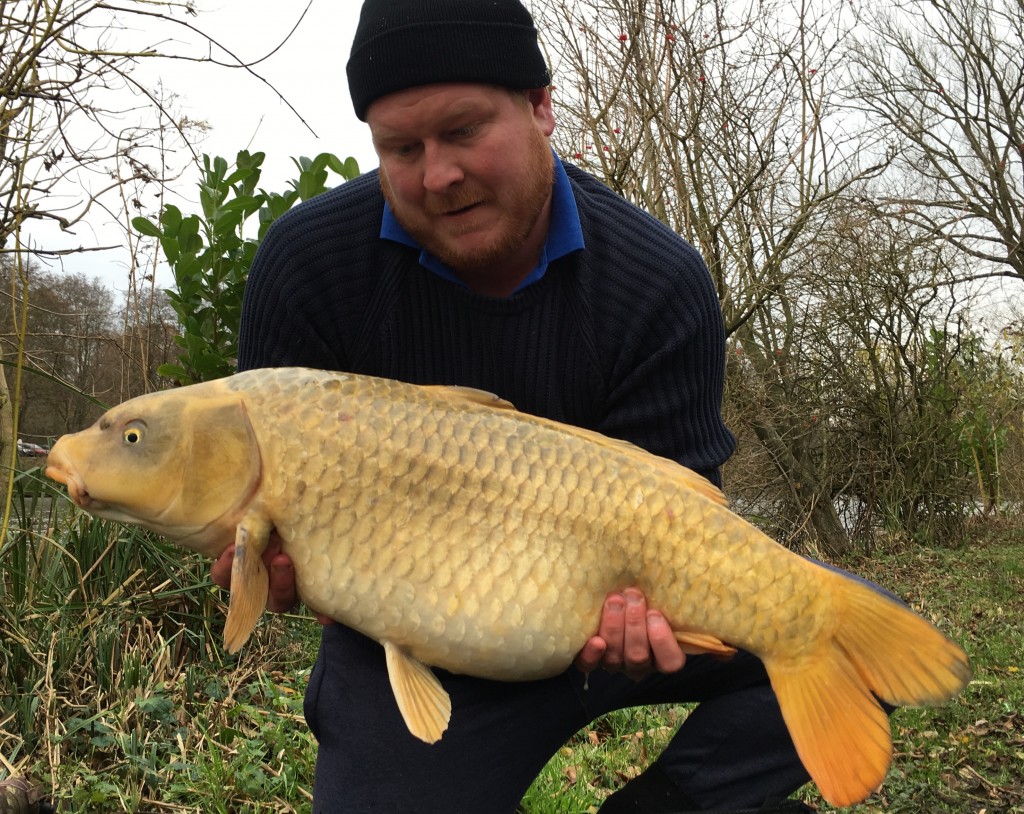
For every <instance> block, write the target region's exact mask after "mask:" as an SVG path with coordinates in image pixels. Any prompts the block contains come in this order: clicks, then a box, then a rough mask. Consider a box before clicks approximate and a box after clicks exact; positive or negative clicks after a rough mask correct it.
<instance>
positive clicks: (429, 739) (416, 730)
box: [382, 641, 452, 743]
mask: <svg viewBox="0 0 1024 814" xmlns="http://www.w3.org/2000/svg"><path fill="white" fill-rule="evenodd" d="M382 644H383V645H384V655H385V657H386V659H387V666H388V679H389V680H390V681H391V690H392V692H394V694H395V700H396V701H397V702H398V710H399V712H401V713H402V718H403V719H404V720H405V725H406V726H407V727H409V731H410V732H411V733H412V734H413V735H415V736H416V737H417V738H419V739H420V740H421V741H425V742H426V743H437V741H439V740H441V735H443V734H444V731H445V730H446V729H447V728H448V721H449V720H451V717H452V700H451V698H450V697H449V696H448V693H447V692H446V691H445V689H444V687H442V686H441V682H440V681H438V680H437V676H435V675H434V673H433V672H432V671H431V669H430V668H429V667H427V666H426V665H425V664H423V663H422V662H420V661H417V660H416V659H414V658H412V657H411V656H409V655H408V654H406V653H405V652H404V651H403V650H402V649H401V648H400V647H399V646H398V645H396V644H394V643H393V642H389V641H384V642H382Z"/></svg>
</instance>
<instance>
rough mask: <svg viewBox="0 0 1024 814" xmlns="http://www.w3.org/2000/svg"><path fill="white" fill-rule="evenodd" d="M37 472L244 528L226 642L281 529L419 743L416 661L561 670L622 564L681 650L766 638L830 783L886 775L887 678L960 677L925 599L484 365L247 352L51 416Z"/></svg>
mask: <svg viewBox="0 0 1024 814" xmlns="http://www.w3.org/2000/svg"><path fill="white" fill-rule="evenodd" d="M47 474H48V475H49V476H50V477H52V478H54V479H56V480H58V481H60V482H62V483H65V484H67V487H68V491H69V493H70V495H71V498H72V500H74V502H75V503H76V504H78V505H79V506H81V507H82V508H84V509H86V510H87V511H89V512H91V513H92V514H95V515H98V516H100V517H105V518H109V519H112V520H118V521H122V522H126V523H138V524H140V525H142V526H145V527H147V528H149V529H152V530H153V531H156V532H159V533H160V534H164V535H166V536H167V537H169V538H171V539H172V540H175V541H176V542H178V543H180V544H181V545H184V546H187V547H189V548H192V549H195V550H196V551H200V552H202V553H203V554H206V555H208V556H210V557H216V556H218V555H219V554H221V552H223V551H224V549H225V548H226V547H227V546H228V545H230V544H231V543H234V544H235V546H236V549H235V557H234V565H233V571H232V577H231V584H232V591H231V598H230V603H229V608H228V617H227V622H226V626H225V632H224V636H225V644H226V646H227V648H228V649H229V650H231V651H236V650H238V648H239V647H241V645H242V644H243V643H244V642H245V640H246V639H247V638H248V636H249V634H250V633H251V632H252V629H253V627H254V626H255V624H256V622H257V620H258V618H259V616H260V614H261V613H262V612H263V610H264V606H265V604H266V598H267V586H268V577H267V573H266V569H265V568H264V565H263V561H262V559H261V556H260V555H261V553H262V551H263V549H264V548H265V546H266V545H267V540H268V536H269V534H270V532H271V530H272V529H277V531H278V532H279V533H280V535H281V537H282V538H283V540H284V551H285V553H287V554H288V555H289V556H290V557H291V558H292V560H293V561H294V563H295V573H296V580H297V586H298V592H299V595H300V597H301V598H302V601H303V602H305V604H306V605H307V606H308V607H309V608H311V609H313V610H314V611H318V612H320V613H322V614H326V615H327V616H330V617H332V618H334V619H337V620H339V621H341V622H343V623H344V624H346V625H350V626H351V627H353V628H356V629H357V630H360V631H362V632H363V633H365V634H366V635H368V636H371V637H373V638H374V639H376V640H377V641H379V642H380V643H381V644H382V645H383V646H384V649H385V651H386V654H387V664H388V672H389V676H390V679H391V685H392V688H393V690H394V694H395V698H396V699H397V702H398V706H399V708H400V710H401V713H402V715H403V717H404V720H405V722H406V724H407V725H408V727H409V729H410V731H411V732H412V733H413V734H414V735H416V736H417V737H419V738H421V739H423V740H425V741H428V742H433V741H436V740H437V739H438V738H440V737H441V734H442V732H444V730H445V729H446V728H447V725H448V721H449V717H450V713H451V705H450V701H449V699H448V696H447V693H445V691H444V689H443V688H442V687H441V684H440V682H438V680H437V679H436V678H435V676H434V674H433V673H432V672H431V670H430V666H437V667H442V668H444V669H446V670H451V671H454V672H457V673H467V674H470V675H475V676H481V677H484V678H490V679H499V680H504V681H523V680H529V679H538V678H543V677H546V676H551V675H554V674H557V673H559V672H561V671H563V670H565V669H566V668H567V667H569V665H570V664H571V663H572V660H573V658H574V656H575V655H576V653H577V652H578V651H579V650H580V649H581V648H582V647H583V644H584V643H585V642H586V640H587V639H588V637H589V636H591V635H592V634H593V633H594V632H595V630H596V629H597V625H598V620H599V618H600V613H601V606H602V603H603V602H604V599H605V596H606V595H607V594H608V593H609V592H611V591H618V590H621V589H623V588H626V587H628V586H631V585H635V586H638V587H639V588H640V589H642V590H643V592H644V593H645V594H646V595H647V599H648V602H649V603H650V606H651V607H654V608H658V609H659V610H661V611H662V612H663V613H664V614H665V616H666V618H667V619H668V621H669V623H670V624H671V625H672V628H673V629H674V631H675V633H676V636H677V638H678V639H679V641H680V643H681V644H682V645H683V647H684V649H685V650H687V651H688V652H691V653H694V652H705V653H706V652H710V653H716V654H721V655H723V656H726V655H728V654H730V653H732V652H734V650H733V648H743V649H745V650H749V651H751V652H752V653H754V654H756V655H757V656H759V657H760V658H761V659H762V660H763V662H764V665H765V668H766V669H767V671H768V675H769V676H770V678H771V683H772V687H773V689H774V691H775V694H776V695H777V697H778V700H779V704H780V706H781V708H782V713H783V716H784V717H785V721H786V724H787V726H788V728H789V731H790V734H791V735H792V737H793V741H794V743H795V744H796V749H797V752H798V753H799V755H800V759H801V760H802V761H803V763H804V766H805V767H806V768H807V771H808V772H809V773H810V775H811V777H812V778H813V779H814V781H815V782H816V783H817V784H818V787H819V788H820V790H821V793H822V794H823V796H824V797H825V798H826V799H827V800H829V801H830V802H832V803H833V804H835V805H850V804H852V803H855V802H857V801H859V800H862V799H863V798H865V797H866V796H867V795H868V794H870V793H871V792H872V791H873V790H875V789H876V788H877V787H878V786H879V785H880V784H881V782H882V780H883V779H884V777H885V774H886V771H887V769H888V766H889V762H890V759H891V755H892V743H891V740H890V734H889V722H888V718H887V716H886V713H885V712H884V711H883V709H882V707H881V706H879V703H878V700H877V699H882V700H884V701H888V702H889V703H892V704H896V705H923V704H935V703H939V702H942V701H945V700H947V699H949V698H951V697H952V696H954V695H955V694H956V693H958V692H959V691H960V690H961V689H962V688H963V687H964V686H965V685H966V684H967V682H968V681H969V680H970V677H971V669H970V665H969V663H968V660H967V657H966V655H965V654H964V652H963V651H962V650H961V649H960V648H959V647H958V646H957V645H955V644H954V643H953V642H951V641H950V640H949V639H947V638H946V637H945V636H944V635H943V634H942V633H940V632H939V631H938V630H937V629H936V628H935V627H933V626H932V625H931V624H929V623H928V622H926V621H925V620H924V619H922V618H921V617H919V616H917V615H916V614H915V613H913V612H912V611H911V610H910V609H909V608H907V607H905V606H904V605H902V604H900V603H899V602H897V601H895V600H893V599H892V598H890V597H888V596H886V595H884V594H883V593H881V592H879V591H877V590H875V589H873V588H872V587H870V586H867V585H865V584H864V583H862V582H861V581H858V580H856V579H854V578H852V577H850V576H847V575H844V574H842V573H839V572H836V571H833V570H830V569H827V568H825V567H822V566H820V565H818V564H816V563H813V562H811V561H809V560H806V559H804V558H802V557H800V556H798V555H796V554H794V553H793V552H791V551H789V550H787V549H786V548H784V547H782V546H780V545H778V544H777V543H776V542H774V541H773V540H771V539H770V538H768V537H767V536H765V535H764V534H762V533H761V532H760V531H758V530H757V529H756V528H755V527H754V526H752V525H750V524H749V523H747V522H746V521H744V520H743V519H741V518H740V517H738V516H737V515H735V514H733V513H732V512H731V511H729V509H728V508H726V505H725V499H724V497H723V496H722V494H721V492H719V491H718V489H716V488H715V487H713V486H712V485H711V484H709V483H708V482H707V481H706V480H705V479H703V478H701V477H700V476H699V475H697V474H695V473H693V472H691V471H690V470H688V469H685V468H683V467H682V466H679V465H678V464H676V463H674V462H671V461H668V460H666V459H664V458H659V457H657V456H655V455H652V454H650V453H647V452H645V451H643V450H641V449H639V448H637V447H635V446H632V445H630V444H627V443H624V442H622V441H616V440H612V439H609V438H606V437H604V436H602V435H599V434H597V433H594V432H589V431H585V430H581V429H577V428H574V427H570V426H566V425H562V424H559V423H557V422H554V421H550V420H546V419H542V418H537V417H534V416H530V415H525V414H523V413H519V412H517V411H516V410H515V409H513V408H512V406H511V405H510V404H508V403H507V402H503V401H501V400H500V399H498V398H496V397H495V396H492V395H490V394H487V393H481V392H479V391H475V390H468V389H465V388H458V387H421V386H414V385H408V384H402V383H399V382H395V381H390V380H386V379H377V378H371V377H366V376H356V375H350V374H344V373H332V372H325V371H316V370H307V369H300V368H281V369H270V370H253V371H249V372H247V373H240V374H238V375H235V376H231V377H229V378H226V379H220V380H218V381H213V382H207V383H203V384H197V385H193V386H191V387H184V388H181V389H178V390H170V391H166V392H160V393H153V394H150V395H146V396H141V397H139V398H136V399H132V400H130V401H127V402H125V403H124V404H121V405H120V406H118V407H115V408H113V409H112V410H110V411H109V412H107V413H106V414H105V415H104V416H103V417H102V418H100V419H99V420H98V421H97V422H96V423H95V424H94V425H93V426H92V427H90V428H88V429H86V430H83V431H82V432H79V433H76V434H73V435H68V436H64V437H63V438H61V439H60V440H59V441H58V442H57V443H56V444H55V445H54V447H53V449H52V451H51V452H50V457H49V460H48V466H47ZM684 669H685V668H684Z"/></svg>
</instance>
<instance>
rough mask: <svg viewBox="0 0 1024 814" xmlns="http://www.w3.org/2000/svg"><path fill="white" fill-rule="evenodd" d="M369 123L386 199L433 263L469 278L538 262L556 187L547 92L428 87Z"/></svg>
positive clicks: (393, 99) (381, 103)
mask: <svg viewBox="0 0 1024 814" xmlns="http://www.w3.org/2000/svg"><path fill="white" fill-rule="evenodd" d="M366 120H367V123H368V124H369V125H370V132H371V134H372V136H373V141H374V146H375V147H376V150H377V154H378V156H379V158H380V178H381V188H382V189H383V191H384V195H385V197H386V198H387V200H388V202H389V203H390V204H391V207H392V209H393V210H394V212H395V216H396V217H397V218H398V221H399V223H401V224H402V226H404V227H405V229H406V230H407V231H408V232H409V233H410V234H411V235H412V236H413V237H414V238H416V239H417V240H418V241H419V242H420V243H421V244H422V245H423V246H424V247H425V248H426V249H427V250H428V251H429V252H430V253H431V254H433V255H434V256H436V257H438V258H439V259H441V260H442V261H444V262H445V263H446V264H447V265H449V266H450V267H451V268H453V269H455V270H456V271H457V272H469V273H479V272H486V273H487V274H517V273H518V269H520V268H521V266H522V264H523V263H528V264H532V263H535V262H536V259H537V255H539V252H540V247H541V246H542V245H543V243H544V239H545V237H546V235H547V216H548V213H549V211H550V199H551V190H552V184H553V164H552V155H551V150H550V147H549V146H548V136H550V135H551V132H552V130H553V129H554V115H553V113H552V111H551V98H550V95H549V94H548V92H547V90H537V91H529V92H527V93H526V94H521V95H517V94H513V93H511V92H509V91H508V90H506V89H504V88H496V87H491V86H489V85H474V84H443V85H427V86H424V87H418V88H411V89H409V90H404V91H399V92H397V93H393V94H390V95H388V96H385V97H383V98H381V99H378V100H377V101H375V102H374V103H373V104H372V105H371V106H370V108H369V110H368V111H367V117H366ZM531 268H532V266H531ZM529 270H530V268H526V269H525V271H523V272H522V274H523V275H525V274H526V273H528V272H529Z"/></svg>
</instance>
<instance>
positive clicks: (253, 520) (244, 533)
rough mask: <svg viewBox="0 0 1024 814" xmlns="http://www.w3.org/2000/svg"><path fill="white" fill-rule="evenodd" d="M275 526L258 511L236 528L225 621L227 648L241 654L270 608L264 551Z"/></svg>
mask: <svg viewBox="0 0 1024 814" xmlns="http://www.w3.org/2000/svg"><path fill="white" fill-rule="evenodd" d="M271 528H272V525H271V523H270V521H269V520H267V518H265V517H263V516H262V515H260V514H258V513H257V512H254V511H250V512H248V513H247V514H246V515H245V516H244V517H243V518H242V520H241V522H240V523H239V524H238V527H237V528H236V529H235V558H234V560H233V561H232V563H231V598H230V599H229V600H228V618H227V621H226V622H225V623H224V647H225V648H226V649H227V651H228V652H229V653H237V652H238V651H239V650H240V649H241V647H242V645H243V644H245V642H246V640H247V639H248V638H249V636H250V635H251V634H252V631H253V628H255V627H256V622H258V621H259V618H260V615H261V614H262V613H263V611H264V609H265V608H266V607H267V594H268V593H269V590H270V577H269V575H268V574H267V568H266V566H265V565H264V564H263V550H264V549H265V548H266V547H267V543H268V542H269V540H270V530H271Z"/></svg>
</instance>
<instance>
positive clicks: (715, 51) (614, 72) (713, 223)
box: [536, 0, 887, 552]
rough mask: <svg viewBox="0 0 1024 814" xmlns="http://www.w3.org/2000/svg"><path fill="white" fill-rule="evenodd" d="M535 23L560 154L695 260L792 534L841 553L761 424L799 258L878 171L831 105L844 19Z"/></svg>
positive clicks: (571, 7) (776, 437) (744, 15)
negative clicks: (752, 406)
mask: <svg viewBox="0 0 1024 814" xmlns="http://www.w3.org/2000/svg"><path fill="white" fill-rule="evenodd" d="M536 12H537V14H538V16H539V17H540V18H541V20H542V22H543V24H544V27H545V30H546V31H548V32H549V34H548V36H549V40H548V42H547V46H548V50H549V52H550V53H551V54H552V62H553V64H554V66H555V83H556V88H557V89H556V94H555V96H556V101H557V103H558V105H559V122H560V124H559V131H556V141H557V144H558V147H559V150H560V152H561V153H562V154H563V155H565V156H566V157H568V158H569V159H570V160H573V159H574V160H576V161H578V162H580V163H582V164H583V165H584V166H586V167H588V168H589V169H591V170H593V171H595V172H596V173H597V174H599V175H601V176H603V177H604V178H605V179H606V180H607V182H608V183H609V184H610V185H611V186H612V187H613V188H615V189H616V190H618V191H620V192H621V193H622V194H623V195H625V196H626V197H628V198H630V199H632V200H634V201H636V202H637V203H638V204H640V205H641V206H643V207H645V208H647V209H648V210H649V211H651V212H652V213H654V214H655V215H657V216H658V217H660V218H661V219H662V220H664V221H665V222H666V223H668V224H669V225H670V226H671V227H672V228H674V229H675V230H676V231H677V232H679V233H680V234H682V235H683V236H685V237H687V238H688V239H689V240H690V241H691V242H692V243H694V244H695V245H696V246H697V247H698V248H699V249H700V250H701V253H702V254H703V256H704V258H705V260H706V261H707V262H708V265H709V267H710V270H711V273H712V276H713V277H714V279H715V282H716V284H717V286H718V290H719V295H720V297H721V300H722V305H723V311H724V314H725V321H726V327H727V331H728V332H729V333H730V334H731V335H732V336H733V338H734V340H735V341H736V342H737V343H738V344H739V346H741V347H742V348H743V350H744V351H745V353H746V356H745V364H746V365H748V366H753V367H754V368H756V375H757V379H758V380H759V381H760V382H761V385H762V389H761V396H760V397H761V398H762V399H764V400H767V402H770V404H766V406H767V407H769V409H765V410H762V411H761V412H759V413H758V414H757V415H756V416H753V417H752V418H753V419H754V421H755V423H754V425H753V426H754V429H755V432H756V437H757V439H758V442H759V443H760V444H762V445H763V446H764V447H765V449H766V451H767V452H768V456H767V459H768V460H770V461H771V462H772V464H773V466H774V467H775V468H776V470H777V471H778V473H779V475H780V477H781V478H782V479H783V480H784V481H785V482H786V483H787V484H788V486H787V487H786V489H785V492H786V494H787V495H788V496H789V499H790V500H791V501H792V503H791V505H792V506H793V509H794V510H795V511H794V512H793V514H799V516H801V517H803V518H805V520H802V521H800V522H798V524H797V525H799V526H801V527H802V528H803V529H804V530H805V531H806V532H808V534H809V535H810V536H812V537H814V538H816V539H817V540H818V541H819V542H820V543H821V544H822V545H823V547H825V548H828V549H830V550H832V551H836V552H839V551H842V550H844V549H845V548H847V547H848V540H847V538H846V534H845V531H844V529H843V527H842V524H841V523H840V522H839V518H838V517H837V516H836V514H835V510H834V507H833V504H832V501H831V499H830V494H831V489H830V487H829V485H828V483H827V478H826V477H825V475H824V473H823V472H821V471H820V470H819V469H818V467H816V466H815V465H814V462H813V461H812V460H810V459H809V458H807V457H806V455H804V454H803V453H802V452H801V451H800V450H799V449H796V448H794V447H793V446H792V442H793V439H795V438H796V436H795V435H794V434H793V433H792V432H791V431H790V429H789V428H788V427H786V426H781V425H778V424H777V423H776V422H778V421H780V420H782V419H783V417H784V416H785V415H786V414H787V409H788V408H787V402H786V399H787V397H788V396H787V393H791V392H792V389H793V387H794V386H799V384H798V383H796V382H793V381H790V380H787V379H786V378H785V376H787V375H788V372H787V370H786V369H785V368H783V367H780V366H779V365H778V364H777V361H778V358H779V356H778V354H780V353H783V352H784V350H785V349H786V348H787V347H789V346H791V345H792V344H793V341H794V339H795V336H796V333H795V331H796V320H797V318H798V313H797V310H796V309H795V308H794V304H795V303H797V302H799V301H800V299H801V297H803V296H804V295H805V293H806V292H804V291H802V290H801V289H800V286H801V277H800V270H801V266H802V265H803V264H805V263H808V262H811V263H813V262H815V261H814V252H813V251H811V250H810V248H809V247H812V246H813V245H814V244H815V242H816V235H817V234H818V233H819V232H820V231H821V229H822V226H823V224H824V223H825V222H826V221H827V219H828V218H829V217H830V213H831V211H832V209H833V208H834V207H835V206H837V205H838V204H840V203H842V202H843V201H844V199H845V198H846V197H849V196H850V195H852V194H853V193H854V192H857V193H860V192H861V190H862V188H863V185H864V183H865V182H866V180H867V179H869V178H871V177H873V176H875V175H877V174H879V173H880V172H881V171H882V170H883V169H884V168H885V166H886V162H887V156H886V155H885V154H884V151H883V153H882V155H881V156H880V157H878V158H876V159H875V160H874V161H872V162H865V160H864V158H865V156H866V155H867V154H868V153H867V152H866V151H865V150H864V149H863V145H864V144H865V143H867V142H868V141H869V139H868V136H867V135H866V134H865V133H863V132H858V131H857V130H856V128H855V127H852V126H851V123H850V121H849V117H848V116H846V115H845V111H843V110H841V109H840V108H839V106H838V105H839V101H840V100H839V98H838V96H837V89H838V88H839V87H840V86H841V85H842V84H843V83H844V82H845V75H844V70H843V66H842V63H841V62H840V60H839V59H838V55H839V46H840V44H841V43H842V42H844V41H845V39H846V38H847V37H848V36H849V30H850V29H851V27H852V26H853V25H854V24H855V23H856V18H855V16H854V15H853V13H852V12H851V11H850V10H849V8H848V7H847V6H844V5H840V6H838V7H836V6H834V5H829V6H827V7H826V5H825V4H821V3H818V4H812V3H810V2H807V3H804V4H803V5H801V6H800V7H798V8H796V9H793V8H792V7H791V6H790V5H789V4H783V3H777V4H776V3H773V2H758V3H755V4H752V5H749V6H736V5H735V4H727V3H725V2H720V0H702V2H698V3H696V4H691V3H682V2H678V0H603V1H602V2H596V1H595V2H584V3H572V4H570V3H567V2H566V3H558V4H547V5H545V6H544V7H543V8H537V9H536ZM559 133H561V135H559ZM789 372H792V371H789ZM769 383H770V384H769Z"/></svg>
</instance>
